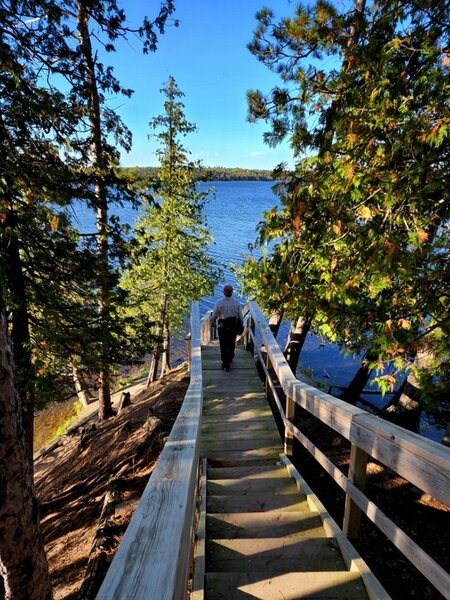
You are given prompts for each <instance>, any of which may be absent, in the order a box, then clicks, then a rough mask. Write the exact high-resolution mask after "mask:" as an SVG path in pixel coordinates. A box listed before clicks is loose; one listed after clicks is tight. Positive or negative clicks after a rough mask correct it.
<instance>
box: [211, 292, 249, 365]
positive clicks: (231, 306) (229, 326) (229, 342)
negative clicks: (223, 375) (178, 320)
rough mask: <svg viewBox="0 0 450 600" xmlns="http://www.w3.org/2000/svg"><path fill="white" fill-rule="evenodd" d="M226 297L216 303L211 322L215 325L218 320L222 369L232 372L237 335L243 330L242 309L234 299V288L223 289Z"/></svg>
mask: <svg viewBox="0 0 450 600" xmlns="http://www.w3.org/2000/svg"><path fill="white" fill-rule="evenodd" d="M223 295H224V297H223V298H222V300H219V301H218V302H216V305H215V307H214V310H213V314H212V317H211V320H212V322H213V323H215V322H216V320H217V319H218V323H217V325H218V327H217V329H218V332H219V344H220V357H221V359H222V369H224V370H225V371H229V370H230V365H231V361H232V360H233V358H234V347H235V344H236V335H237V334H238V333H241V332H242V330H243V316H242V307H241V305H240V303H239V302H238V301H237V300H236V299H235V298H233V287H232V286H231V285H229V284H227V285H226V286H225V287H224V288H223Z"/></svg>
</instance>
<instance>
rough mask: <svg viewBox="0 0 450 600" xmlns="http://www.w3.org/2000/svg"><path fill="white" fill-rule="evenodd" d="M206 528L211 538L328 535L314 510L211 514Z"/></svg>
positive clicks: (208, 515)
mask: <svg viewBox="0 0 450 600" xmlns="http://www.w3.org/2000/svg"><path fill="white" fill-rule="evenodd" d="M206 526H207V529H208V534H209V536H210V537H211V538H212V539H233V538H252V539H253V538H269V537H275V538H276V537H281V536H284V535H287V534H289V533H301V534H303V535H305V536H310V537H322V536H324V535H325V532H324V529H323V526H322V521H321V520H320V517H319V516H318V513H317V512H315V513H313V512H312V511H300V512H298V511H284V512H276V511H274V512H271V513H267V512H266V513H258V512H242V513H231V514H230V513H208V514H207V515H206Z"/></svg>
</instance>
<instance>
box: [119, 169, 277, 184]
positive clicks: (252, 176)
mask: <svg viewBox="0 0 450 600" xmlns="http://www.w3.org/2000/svg"><path fill="white" fill-rule="evenodd" d="M119 168H120V170H121V171H124V172H125V173H127V174H129V175H132V176H133V178H135V179H136V180H138V181H139V180H143V179H157V178H158V170H159V167H119ZM195 178H196V179H197V180H198V181H274V178H273V175H272V171H269V170H265V169H241V168H238V167H236V168H229V167H203V168H201V169H199V170H198V172H197V173H196V177H195Z"/></svg>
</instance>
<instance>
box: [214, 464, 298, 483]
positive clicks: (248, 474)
mask: <svg viewBox="0 0 450 600" xmlns="http://www.w3.org/2000/svg"><path fill="white" fill-rule="evenodd" d="M269 477H270V478H271V477H283V478H286V477H289V476H288V473H287V471H286V467H284V466H280V465H276V464H275V465H259V466H258V465H254V466H249V465H236V466H235V467H221V468H216V467H208V480H210V481H211V480H214V479H240V480H241V481H248V480H249V479H266V478H269Z"/></svg>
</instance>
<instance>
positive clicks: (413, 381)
mask: <svg viewBox="0 0 450 600" xmlns="http://www.w3.org/2000/svg"><path fill="white" fill-rule="evenodd" d="M432 359H433V356H432V354H431V353H430V352H429V351H428V350H426V349H425V350H422V351H419V352H418V353H417V355H416V358H415V360H414V365H415V366H416V367H419V368H426V366H427V364H428V363H429V361H430V360H432ZM421 412H422V402H421V400H420V384H419V382H418V380H417V377H416V375H415V373H414V370H411V371H410V372H409V374H408V377H407V378H406V380H405V381H404V382H403V384H402V386H401V388H400V390H399V392H398V394H396V396H395V398H394V399H393V400H391V402H390V403H389V404H388V405H387V406H386V407H385V408H384V409H383V412H382V413H381V416H382V417H383V418H384V419H387V420H388V421H392V422H393V423H396V424H397V425H401V427H404V428H405V429H409V430H410V431H414V432H416V433H418V432H419V428H420V415H421Z"/></svg>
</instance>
